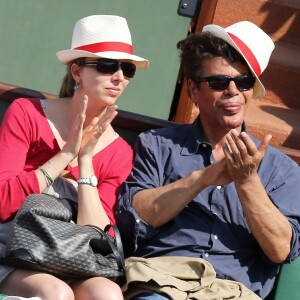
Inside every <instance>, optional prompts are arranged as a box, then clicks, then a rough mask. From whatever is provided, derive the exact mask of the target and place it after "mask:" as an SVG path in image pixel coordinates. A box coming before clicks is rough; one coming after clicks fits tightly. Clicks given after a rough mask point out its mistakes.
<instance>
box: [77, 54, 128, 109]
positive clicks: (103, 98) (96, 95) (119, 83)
mask: <svg viewBox="0 0 300 300" xmlns="http://www.w3.org/2000/svg"><path fill="white" fill-rule="evenodd" d="M86 61H93V59H86ZM77 68H78V73H79V76H80V78H79V83H80V92H81V93H82V94H83V95H87V96H88V98H89V103H91V104H93V106H97V105H99V106H100V105H101V106H109V105H113V104H115V103H116V101H117V99H118V98H119V97H120V96H121V95H122V93H123V91H124V90H125V88H126V87H127V85H128V83H129V79H130V78H128V77H126V76H124V74H123V71H122V70H121V68H120V69H119V70H117V71H116V72H115V73H113V74H105V73H100V72H99V71H97V69H96V66H94V65H89V66H80V67H79V66H77ZM75 81H76V82H78V79H76V80H75Z"/></svg>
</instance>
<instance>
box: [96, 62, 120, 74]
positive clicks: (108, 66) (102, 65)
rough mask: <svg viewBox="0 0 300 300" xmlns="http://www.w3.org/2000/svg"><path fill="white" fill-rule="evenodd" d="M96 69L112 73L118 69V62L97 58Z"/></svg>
mask: <svg viewBox="0 0 300 300" xmlns="http://www.w3.org/2000/svg"><path fill="white" fill-rule="evenodd" d="M96 69H97V71H98V72H100V73H104V74H113V73H115V72H117V71H118V69H119V62H118V61H114V60H104V59H98V60H97V65H96Z"/></svg>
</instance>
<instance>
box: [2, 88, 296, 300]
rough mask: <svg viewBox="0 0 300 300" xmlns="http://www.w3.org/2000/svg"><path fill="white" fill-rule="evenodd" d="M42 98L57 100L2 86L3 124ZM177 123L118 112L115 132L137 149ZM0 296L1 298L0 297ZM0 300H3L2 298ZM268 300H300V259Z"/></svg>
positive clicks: (290, 152) (288, 267)
mask: <svg viewBox="0 0 300 300" xmlns="http://www.w3.org/2000/svg"><path fill="white" fill-rule="evenodd" d="M20 97H29V98H35V97H37V98H42V99H45V98H47V99H55V98H56V97H57V96H56V95H53V94H49V93H44V92H39V91H36V90H31V89H28V88H23V87H17V86H14V85H10V84H6V83H0V124H1V121H2V118H3V115H4V113H5V110H6V109H7V107H8V106H9V104H10V103H11V102H12V101H13V100H14V99H16V98H20ZM174 124H175V123H174V122H170V121H166V120H161V119H157V118H153V117H149V116H144V115H140V114H136V113H132V112H127V111H123V110H119V113H118V115H117V117H116V118H115V119H114V121H113V126H114V128H115V130H116V131H117V132H118V133H119V134H120V136H122V137H123V138H124V139H125V140H126V141H127V142H128V143H129V144H130V145H132V146H133V145H134V142H135V139H136V137H137V136H138V134H140V133H141V132H143V131H146V130H149V129H155V128H162V127H169V126H173V125H174ZM278 148H279V149H280V150H282V151H283V152H285V153H286V154H287V155H289V156H290V157H291V158H292V159H293V160H295V161H296V162H297V163H298V164H300V151H299V150H295V149H290V148H285V147H278ZM0 296H1V295H0ZM0 299H1V297H0ZM267 299H268V300H285V299H289V300H294V299H300V258H299V259H297V260H296V261H295V262H294V263H292V264H290V265H284V266H283V267H282V268H281V271H280V273H279V276H278V279H277V281H276V284H275V287H274V289H273V291H272V292H271V294H270V295H269V296H268V297H267Z"/></svg>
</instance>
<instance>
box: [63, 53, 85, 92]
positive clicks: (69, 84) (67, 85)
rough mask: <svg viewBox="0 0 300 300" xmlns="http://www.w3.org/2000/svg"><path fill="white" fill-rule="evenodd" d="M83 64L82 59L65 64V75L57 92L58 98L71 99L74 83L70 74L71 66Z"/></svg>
mask: <svg viewBox="0 0 300 300" xmlns="http://www.w3.org/2000/svg"><path fill="white" fill-rule="evenodd" d="M83 62H84V58H82V57H81V58H77V59H74V60H72V61H70V62H69V63H68V64H67V68H66V74H65V76H64V78H63V80H62V83H61V87H60V90H59V98H67V97H72V96H73V95H74V86H75V84H76V82H75V80H74V79H73V77H72V74H71V66H72V65H73V64H77V65H79V66H82V65H83Z"/></svg>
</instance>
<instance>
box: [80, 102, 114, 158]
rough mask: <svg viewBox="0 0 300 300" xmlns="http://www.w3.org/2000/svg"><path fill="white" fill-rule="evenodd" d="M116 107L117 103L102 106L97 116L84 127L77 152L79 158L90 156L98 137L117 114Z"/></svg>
mask: <svg viewBox="0 0 300 300" xmlns="http://www.w3.org/2000/svg"><path fill="white" fill-rule="evenodd" d="M117 108H118V106H117V105H112V106H108V107H104V108H103V110H102V112H101V113H100V114H99V115H98V116H96V117H94V118H93V119H92V121H91V123H90V124H89V125H88V126H87V127H86V129H85V131H84V133H83V137H82V141H81V145H80V150H79V153H78V158H79V159H82V158H84V157H86V158H92V156H93V152H94V149H95V147H96V145H97V142H98V140H99V138H100V137H101V136H102V134H103V133H104V132H105V130H106V129H107V128H108V127H109V125H110V124H111V122H112V120H113V119H114V118H115V116H116V115H117V111H116V110H117Z"/></svg>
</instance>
